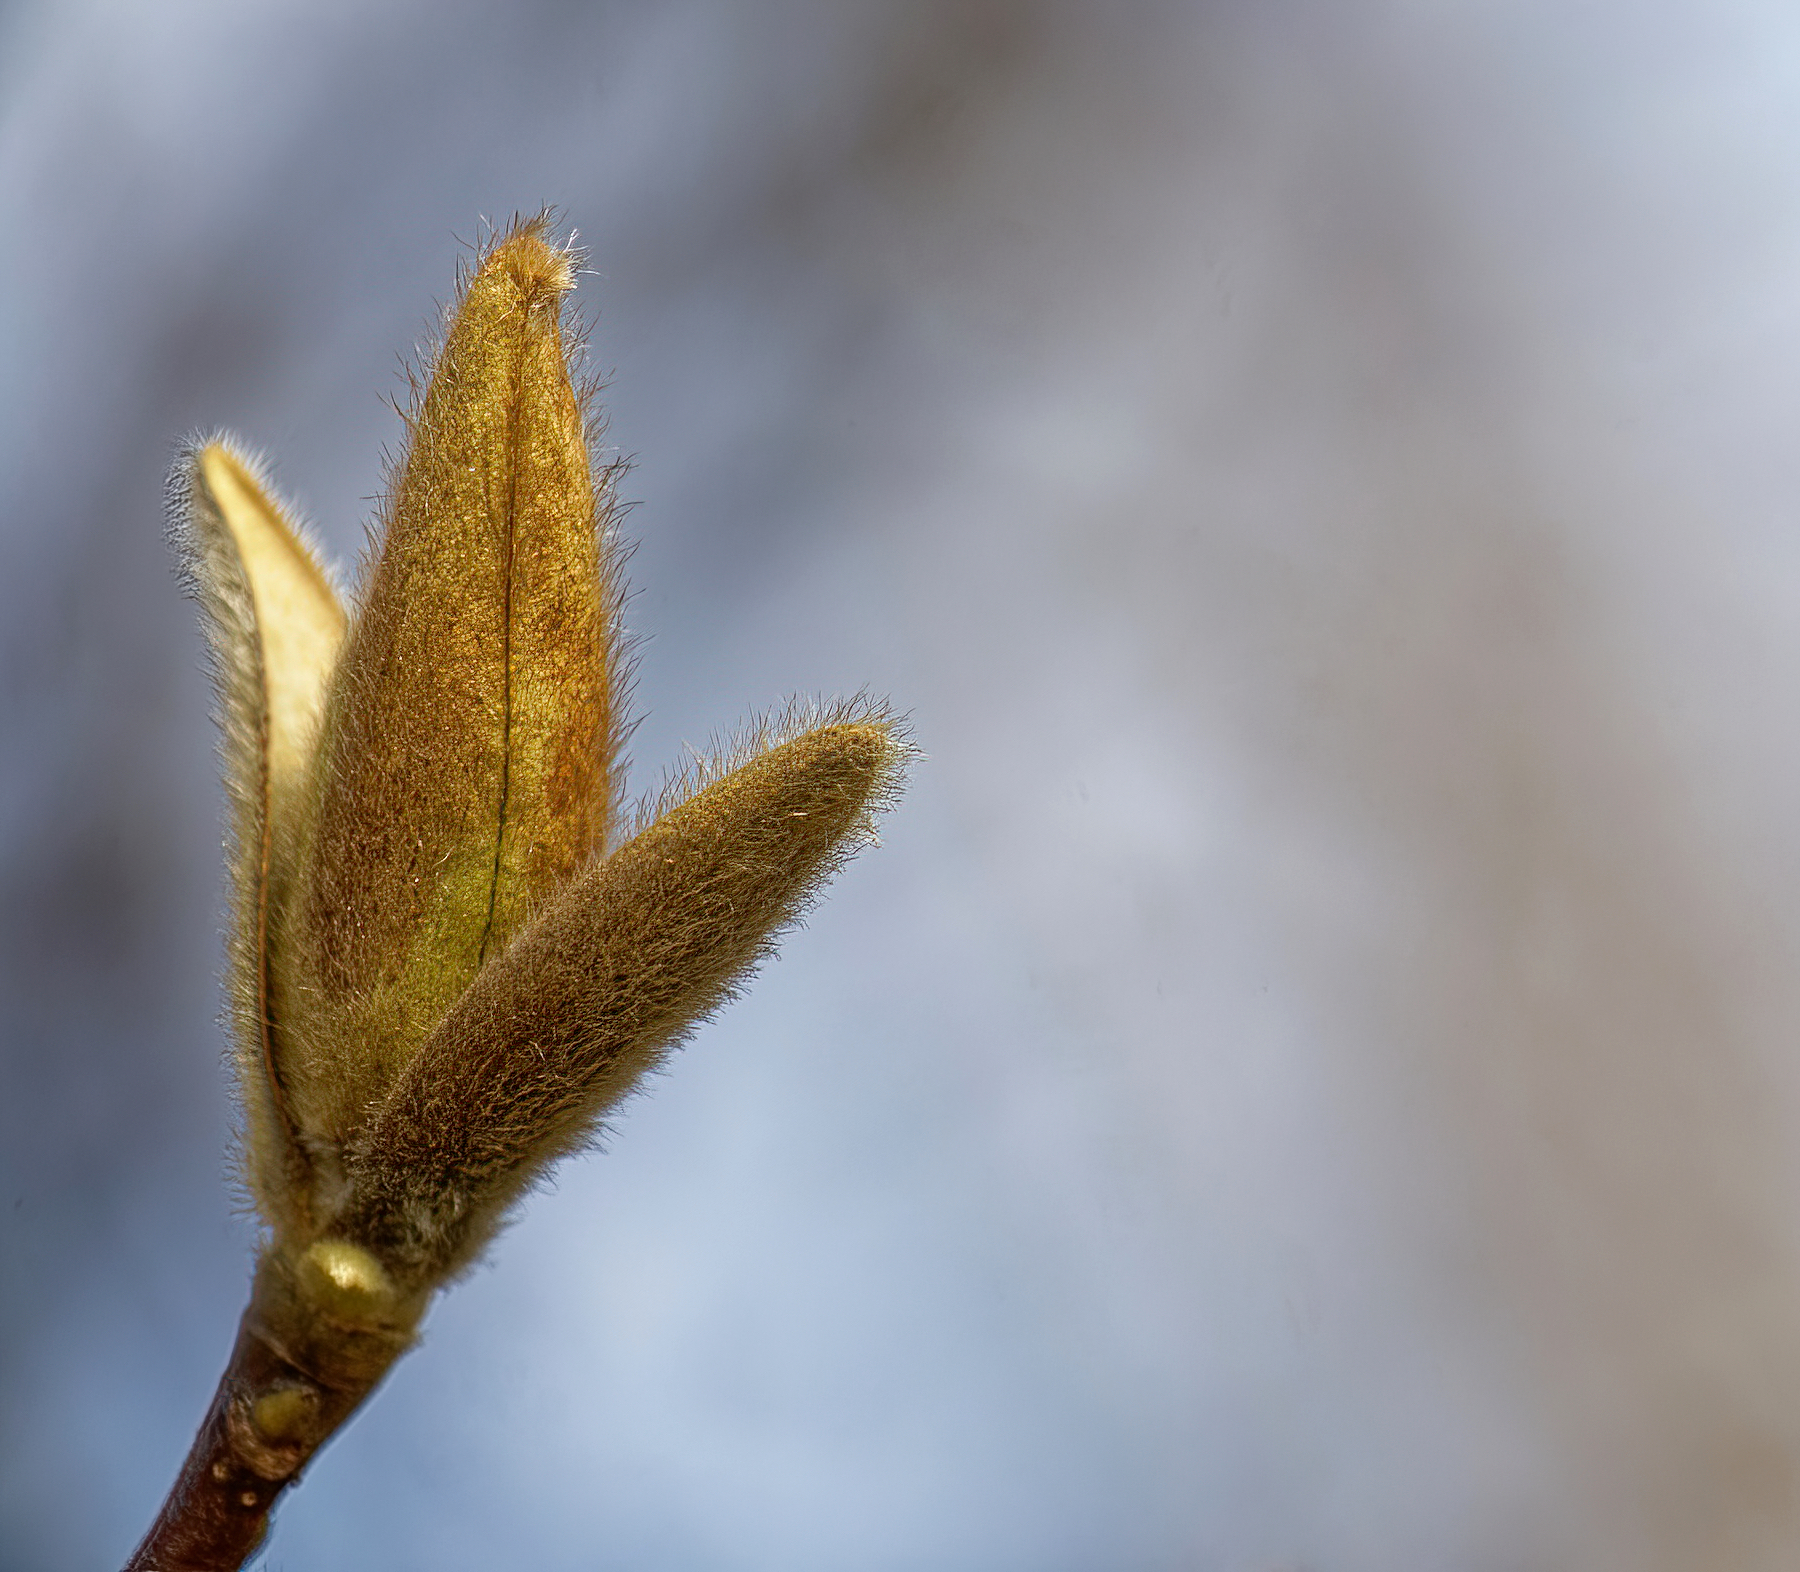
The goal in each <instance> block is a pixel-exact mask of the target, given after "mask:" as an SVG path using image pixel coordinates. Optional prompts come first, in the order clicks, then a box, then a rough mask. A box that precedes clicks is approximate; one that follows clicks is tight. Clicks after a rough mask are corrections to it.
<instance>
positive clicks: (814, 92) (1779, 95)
mask: <svg viewBox="0 0 1800 1572" xmlns="http://www.w3.org/2000/svg"><path fill="white" fill-rule="evenodd" d="M545 202H554V203H557V204H559V205H560V206H561V208H562V210H563V212H564V215H565V221H566V223H567V224H568V225H570V226H573V227H574V228H575V229H576V230H578V231H579V235H580V238H581V240H582V242H583V243H584V244H585V245H586V246H587V247H588V248H589V258H590V266H591V268H592V270H593V271H592V274H591V276H588V277H587V278H585V279H584V282H583V286H582V290H581V296H580V299H581V302H582V305H583V308H584V310H585V311H586V312H587V314H588V315H589V316H590V318H591V319H592V320H593V321H594V324H595V326H594V332H593V338H592V346H593V347H592V355H593V364H594V366H595V368H596V369H598V370H601V371H604V372H607V373H609V374H610V375H611V377H612V388H611V391H610V394H609V396H608V397H609V403H610V406H611V409H612V425H611V433H610V438H609V440H610V441H611V442H612V443H613V444H614V445H615V446H616V447H617V449H618V450H619V451H621V452H623V453H625V454H629V455H634V456H635V467H634V468H633V470H632V472H631V475H630V477H629V479H628V480H627V482H626V484H625V492H626V494H627V495H628V496H629V497H631V498H632V499H634V500H635V501H636V502H637V503H638V506H637V507H636V508H635V510H634V511H633V512H632V513H631V514H630V516H629V520H628V524H627V528H628V530H629V532H630V534H631V535H632V536H633V537H634V538H636V539H637V541H638V542H639V545H638V549H637V552H636V556H635V559H634V562H633V565H632V579H633V582H634V584H635V586H636V590H637V594H636V598H635V599H634V600H633V601H632V603H631V608H630V619H629V620H630V624H631V627H632V628H633V630H634V631H636V632H637V633H638V634H640V635H642V637H643V640H644V643H643V646H642V664H641V673H640V678H639V681H638V686H637V704H638V710H639V712H640V713H641V714H642V715H643V717H644V719H643V723H642V725H641V727H640V729H639V730H638V732H637V735H636V738H635V741H634V748H633V752H634V757H635V759H636V761H637V763H636V765H635V767H634V783H635V784H636V786H637V787H639V788H640V789H641V788H644V787H648V786H650V785H653V784H654V783H655V781H656V779H657V777H658V774H659V771H660V769H661V767H662V766H663V765H664V764H666V763H668V762H670V761H673V760H676V759H677V758H679V756H680V755H681V753H682V750H683V749H684V748H685V747H686V746H688V745H690V744H694V745H700V744H704V742H705V741H706V739H707V738H708V736H709V735H711V734H712V733H713V732H715V731H717V730H720V729H723V728H727V727H730V726H731V725H733V724H735V723H736V722H738V721H740V720H741V719H743V718H744V717H745V716H747V715H748V714H750V713H752V712H753V711H755V710H756V709H758V708H761V707H764V706H767V705H769V704H772V703H774V702H775V701H777V700H779V699H781V698H782V697H783V696H785V695H786V694H789V693H792V692H809V693H826V694H831V693H845V692H850V691H854V690H856V689H858V688H860V687H863V686H865V685H866V686H868V687H870V688H872V689H874V690H876V691H879V692H886V693H890V694H891V695H892V696H893V697H894V699H895V701H896V703H897V704H899V705H900V706H901V707H902V708H905V709H909V710H910V711H911V713H912V715H913V718H914V724H915V726H916V730H917V734H918V737H919V740H920V741H921V742H922V744H923V745H924V747H925V748H926V749H927V750H928V752H929V754H930V759H929V762H927V763H925V764H924V765H922V766H921V767H920V768H919V769H918V771H917V772H916V775H915V778H914V781H913V785H912V787H911V791H910V794H909V796H908V798H907V800H906V802H905V805H904V807H903V808H902V810H901V811H900V812H899V813H898V814H896V815H895V816H894V817H893V818H892V819H891V820H890V821H889V823H888V826H887V831H886V837H885V845H884V846H883V847H882V848H881V849H880V850H879V851H875V852H870V853H868V854H866V855H865V856H863V857H862V858H860V859H859V860H858V862H857V863H856V864H855V865H854V866H853V867H852V868H851V869H850V870H849V871H848V872H847V873H846V874H845V875H844V876H843V877H842V878H841V880H840V881H839V882H838V884H837V886H836V887H835V889H834V891H833V892H832V894H831V896H830V898H829V900H828V901H827V902H826V903H825V904H824V905H823V906H822V907H821V908H820V910H819V911H818V912H817V914H816V915H815V917H814V918H813V920H812V922H811V925H810V927H808V928H807V929H806V930H804V931H802V932H800V933H797V934H795V935H794V936H793V937H791V938H790V940H789V941H788V942H787V944H786V946H785V948H784V953H783V954H782V956H781V958H780V960H779V961H778V962H777V963H775V964H773V965H772V966H770V967H769V968H767V970H766V971H765V973H764V975H763V976H762V978H761V979H760V981H759V982H758V984H757V985H756V987H755V988H754V990H753V991H752V992H751V993H750V995H749V997H747V998H746V999H745V1000H743V1001H742V1002H741V1003H738V1004H736V1005H734V1006H733V1007H732V1008H731V1009H730V1010H728V1011H727V1012H726V1013H725V1014H724V1015H723V1016H722V1017H721V1018H720V1019H719V1020H718V1021H717V1022H716V1023H715V1024H714V1025H713V1026H711V1027H710V1028H709V1029H707V1030H706V1031H705V1032H704V1033H703V1034H702V1035H701V1036H700V1037H699V1039H698V1040H697V1041H696V1042H695V1043H694V1044H693V1046H692V1047H691V1048H690V1049H689V1050H688V1051H687V1052H685V1053H684V1054H683V1055H682V1056H681V1058H680V1059H679V1060H678V1061H677V1062H676V1063H675V1064H674V1066H673V1067H672V1070H671V1073H670V1074H668V1075H667V1076H666V1077H664V1078H663V1079H662V1080H661V1081H660V1083H659V1084H658V1085H657V1087H656V1089H655V1093H654V1095H653V1096H652V1097H650V1098H646V1099H641V1100H639V1101H638V1102H636V1103H635V1104H633V1105H632V1107H631V1108H630V1109H629V1111H628V1112H627V1113H626V1115H625V1116H624V1117H623V1118H621V1119H620V1120H619V1121H618V1125H617V1130H616V1136H615V1139H614V1141H613V1143H612V1149H611V1150H610V1152H609V1153H608V1154H606V1155H604V1156H601V1157H596V1158H590V1159H587V1160H584V1161H581V1162H578V1163H576V1164H573V1165H571V1166H570V1167H568V1168H567V1169H565V1170H564V1172H563V1174H562V1177H561V1182H560V1184H559V1186H558V1188H557V1190H556V1192H555V1193H553V1194H550V1195H547V1196H544V1197H540V1198H538V1199H537V1200H535V1201H534V1202H533V1203H532V1205H531V1207H530V1209H529V1211H528V1213H527V1214H526V1216H525V1217H524V1219H523V1220H522V1221H521V1222H520V1223H519V1224H518V1225H517V1226H516V1227H515V1228H514V1229H513V1230H512V1231H511V1232H510V1233H509V1234H508V1235H507V1236H506V1237H505V1239H504V1240H503V1241H502V1243H501V1245H500V1247H499V1249H498V1250H497V1251H496V1252H495V1257H494V1260H493V1262H492V1264H491V1266H490V1267H489V1268H486V1269H484V1270H482V1271H481V1272H479V1273H477V1274H476V1275H475V1277H474V1278H473V1279H472V1280H471V1281H469V1282H467V1283H466V1284H464V1285H463V1286H462V1287H460V1288H459V1289H458V1290H456V1291H455V1292H454V1293H453V1294H452V1295H451V1296H449V1297H448V1298H447V1299H446V1300H444V1301H443V1302H442V1303H441V1304H440V1306H439V1307H438V1308H437V1309H436V1310H435V1311H434V1313H433V1316H432V1318H431V1321H430V1324H429V1335H428V1338H427V1341H426V1344H425V1346H424V1347H423V1349H422V1350H421V1351H420V1352H418V1353H417V1354H416V1355H414V1356H413V1357H412V1358H410V1359H409V1360H407V1361H406V1362H405V1363H404V1364H403V1365H402V1366H400V1367H399V1369H398V1370H397V1371H396V1373H395V1375H394V1376H393V1378H392V1379H391V1381H390V1383H389V1385H388V1386H387V1388H386V1389H385V1390H384V1391H383V1393H382V1394H381V1395H380V1396H379V1398H378V1399H377V1401H376V1402H375V1403H374V1404H373V1405H372V1407H371V1408H370V1409H369V1410H368V1411H367V1412H366V1413H365V1414H364V1415H363V1416H362V1417H360V1418H359V1419H358V1420H357V1421H356V1422H355V1424H354V1425H353V1426H352V1427H351V1428H350V1429H349V1430H348V1431H347V1432H346V1433H345V1434H344V1435H342V1436H341V1437H340V1438H339V1439H338V1440H337V1441H336V1442H335V1443H334V1444H333V1445H332V1446H331V1447H330V1449H329V1450H328V1451H327V1452H326V1453H325V1454H323V1455H322V1457H321V1458H320V1459H319V1461H318V1462H317V1464H316V1466H315V1467H314V1469H313V1470H312V1472H311V1473H310V1475H309V1476H308V1478H307V1480H306V1482H305V1484H304V1486H303V1487H302V1488H301V1489H300V1490H299V1492H298V1493H297V1494H296V1495H295V1496H294V1497H293V1498H292V1499H291V1500H290V1501H289V1502H288V1503H287V1504H286V1505H285V1506H284V1507H283V1509H282V1511H281V1513H280V1514H279V1517H278V1520H277V1526H276V1532H275V1535H274V1537H273V1540H272V1542H271V1545H270V1548H269V1550H268V1553H267V1565H268V1566H269V1567H270V1568H272V1569H274V1568H293V1569H301V1568H321V1567H330V1568H333V1569H337V1572H360V1569H370V1572H373V1569H383V1572H394V1569H410V1568H421V1569H423V1568H431V1569H433V1572H461V1569H470V1572H474V1569H483V1572H487V1569H492V1568H499V1567H531V1568H534V1569H538V1572H562V1569H570V1572H573V1569H591V1568H611V1567H619V1568H633V1569H642V1572H648V1569H666V1572H738V1569H744V1572H750V1569H770V1572H773V1569H781V1572H815V1569H816V1572H828V1569H830V1572H836V1569H842V1568H857V1569H872V1572H914V1569H931V1572H963V1569H967V1572H1037V1569H1043V1572H1089V1569H1092V1572H1138V1569H1170V1572H1173V1569H1208V1572H1211V1569H1218V1572H1300V1569H1303V1568H1304V1569H1310V1572H1444V1569H1468V1572H1540V1569H1541V1572H1552V1569H1568V1568H1577V1567H1579V1568H1582V1569H1584V1572H1615V1569H1616V1572H1627V1569H1630V1572H1694V1569H1697V1568H1706V1569H1708V1572H1738V1569H1751V1568H1757V1569H1761V1568H1770V1569H1774V1568H1791V1567H1792V1566H1794V1565H1795V1564H1796V1558H1797V1557H1800V1140H1797V1137H1800V1040H1797V1039H1800V746H1797V740H1796V739H1797V735H1800V728H1797V727H1796V724H1795V722H1796V717H1797V716H1800V441H1797V440H1796V433H1797V431H1800V15H1797V14H1796V12H1795V10H1794V8H1793V7H1791V6H1787V5H1778V4H1773V3H1758V0H1504V3H1502V0H1443V3H1437V4H1429V5H1426V4H1419V3H1416V0H1341V3H1336V4H1332V3H1325V0H1318V3H1307V0H1236V3H1226V0H1219V3H1215V4H1202V3H1187V4H1180V3H1155V0H1107V3H1101V0H1085V3H1082V0H1065V3H1058V0H754V3H749V4H734V3H730V0H660V3H649V0H640V3H628V0H618V3H592V4H577V3H572V0H570V3H556V0H511V3H508V4H506V5H499V4H494V5H487V6H473V5H468V4H458V3H453V0H451V3H430V4H427V3H423V0H419V3H407V0H354V3H352V0H287V3H278V0H261V3H248V4H246V3H242V0H236V3H226V0H157V3H155V4H151V3H149V0H138V3H129V4H128V3H120V0H55V3H46V0H11V3H10V4H7V5H5V6H4V8H0V215H3V217H0V1186H3V1187H0V1566H4V1567H5V1568H8V1569H14V1568H16V1569H21V1572H23V1569H33V1572H62V1569H69V1572H74V1569H77V1568H94V1567H105V1566H110V1565H117V1564H118V1563H119V1562H120V1561H121V1560H122V1559H123V1557H124V1555H125V1554H126V1553H127V1551H128V1550H129V1549H130V1548H131V1546H132V1545H133V1544H134V1543H135V1541H136V1539H137V1537H138V1535H139V1534H140V1533H141V1532H142V1530H143V1529H144V1527H145V1526H146V1525H147V1523H148V1521H149V1519H150V1517H151V1515H152V1514H153V1512H154V1510H155V1508H156V1506H157V1504H158V1503H159V1501H160V1499H161V1497H162V1494H163V1492H164V1490H165V1488H166V1487H167V1485H168V1484H169V1482H170V1480H171V1478H172V1476H173V1473H174V1470H175V1468H176V1466H177V1463H178V1462H179V1459H180V1457H181V1455H182V1453H183V1451H184V1449H185V1447H186V1445H187V1441H188V1438H189V1436H190V1434H191V1432H192V1428H193V1426H194V1423H195V1421H196V1420H197V1419H198V1417H199V1415H200V1413H201V1411H202V1409H203V1408H204V1405H205V1403H206V1401H207V1398H208V1396H209V1395H210V1392H211V1390H212V1385H213V1382H214V1380H215V1378H216V1376H217V1373H218V1369H219V1367H220V1364H221V1363H222V1361H223V1358H224V1356H225V1353H226V1350H227V1348H228V1345H229V1342H230V1338H231V1333H232V1328H233V1325H234V1322H235V1319H236V1316H237V1314H238V1310H239V1308H240V1304H241V1297H242V1293H243V1285H244V1280H245V1276H246V1268H247V1265H248V1261H249V1257H250V1252H251V1250H252V1247H253V1230H252V1227H251V1225H250V1223H249V1222H248V1221H247V1220H246V1219H245V1218H243V1217H242V1216H238V1215H234V1213H233V1211H232V1208H231V1201H230V1199H229V1196H228V1194H227V1192H226V1189H225V1186H224V1185H223V1183H222V1174H223V1161H222V1153H223V1151H224V1149H225V1146H226V1144H227V1141H228V1138H229V1129H230V1122H231V1112H230V1105H229V1100H228V1096H227V1093H226V1089H225V1086H224V1082H223V1078H222V1075H221V1068H220V1053H221V1038H220V1035H219V1031H218V1029H217V1025H216V1013H217V1009H218V995H217V984H216V981H215V978H216V973H217V968H218V960H219V955H220V942H219V925H220V921H221V908H222V892H221V875H220V858H219V852H218V843H219V835H220V800H219V792H218V788H217V786H216V784H215V780H214V773H213V764H212V758H211V739H210V729H209V722H208V718H207V703H208V699H207V693H206V686H205V683H204V680H203V678H202V676H201V672H200V660H201V652H200V645H199V641H198V636H197V633H196V630H195V626H194V616H193V612H192V609H191V607H189V606H188V605H187V604H186V603H184V602H183V601H182V599H181V598H180V595H179V593H178V591H177V588H176V585H175V583H174V580H173V578H172V576H171V573H170V570H169V564H168V560H167V555H166V553H165V550H164V547H163V544H162V541H161V538H160V493H161V484H162V477H163V473H164V470H165V468H166V466H167V463H168V461H169V458H170V456H171V451H172V447H173V444H174V443H175V442H176V441H177V439H179V438H180V437H181V436H182V435H183V434H184V433H186V432H188V431H190V430H192V429H194V428H197V427H205V428H211V427H215V426H220V425H225V426H229V427H231V428H232V429H234V430H235V431H237V432H239V433H241V434H242V436H243V437H245V438H246V439H247V440H248V441H249V442H251V443H252V444H254V445H256V446H258V447H260V448H263V449H265V450H267V451H268V452H269V453H270V454H271V455H273V456H274V458H275V460H276V463H277V474H278V478H279V480H280V482H281V483H282V485H283V486H284V487H285V488H286V489H287V490H288V491H289V492H290V493H291V494H292V495H294V496H295V497H296V498H298V499H299V500H300V501H301V502H302V503H303V505H304V506H305V507H306V509H307V511H308V512H309V514H310V516H311V517H312V518H313V519H314V520H315V521H316V523H317V526H318V528H319V530H320V531H321V533H322V535H323V536H324V537H325V539H326V540H327V541H328V542H329V544H330V546H331V547H332V549H333V550H334V551H335V552H336V553H337V555H338V556H339V557H340V558H341V559H344V560H349V559H351V558H353V557H354V554H355V553H356V551H357V550H358V548H359V546H360V542H361V528H362V521H363V520H364V519H365V517H366V516H367V515H368V514H369V512H370V498H371V495H372V493H373V492H374V491H375V489H376V487H377V485H378V483H379V474H380V466H381V454H382V451H383V448H384V446H391V445H392V444H393V442H394V441H395V439H396V436H397V433H398V421H397V420H396V418H395V416H394V414H393V413H392V411H391V410H390V409H388V408H387V407H386V406H385V405H384V403H383V402H382V398H383V396H384V395H387V394H390V393H393V392H394V391H396V389H397V387H398V385H399V384H398V372H397V360H398V358H399V357H401V356H402V355H406V354H410V353H411V352H412V351H413V349H414V346H416V345H418V344H420V343H423V342H425V341H427V340H428V338H429V335H430V334H431V332H432V331H433V329H434V325H435V322H436V309H437V307H436V304H435V303H436V302H438V301H441V300H442V299H444V298H445V296H446V295H447V293H448V290H449V287H450V280H451V278H452V274H453V270H454V267H455V264H456V262H457V260H458V259H459V258H460V257H463V256H466V255H467V245H468V243H469V242H471V241H473V240H475V239H476V238H477V237H478V235H479V233H480V227H479V226H480V223H481V221H482V220H483V219H487V220H491V221H504V220H505V219H506V218H507V217H509V216H510V215H511V214H512V213H513V212H514V211H516V210H525V211H531V210H534V209H536V208H537V207H538V206H539V205H541V204H543V203H545Z"/></svg>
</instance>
